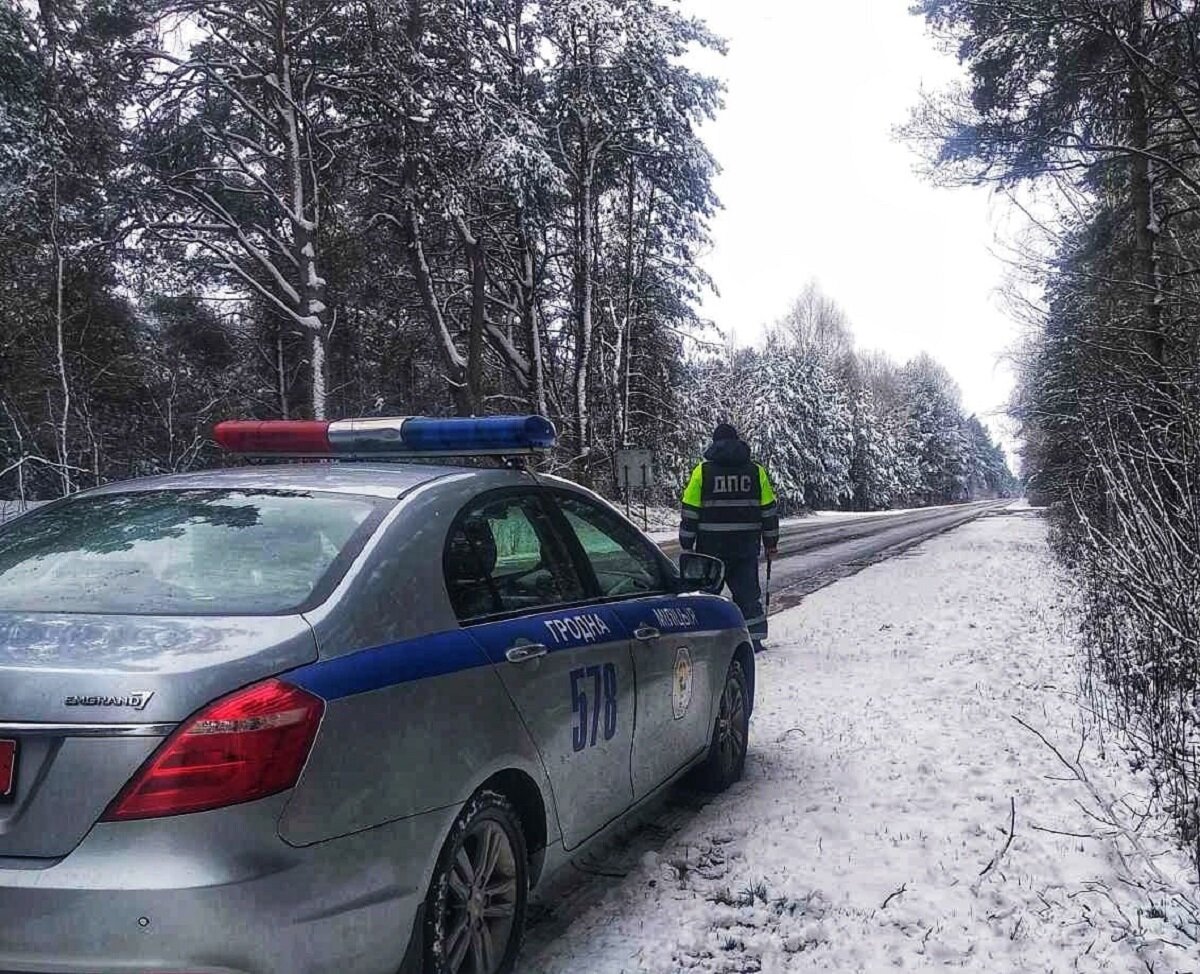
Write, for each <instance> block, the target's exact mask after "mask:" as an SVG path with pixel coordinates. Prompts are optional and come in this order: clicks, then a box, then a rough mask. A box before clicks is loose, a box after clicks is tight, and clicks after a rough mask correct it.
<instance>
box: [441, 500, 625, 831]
mask: <svg viewBox="0 0 1200 974" xmlns="http://www.w3.org/2000/svg"><path fill="white" fill-rule="evenodd" d="M445 573H446V585H447V589H448V591H449V593H450V599H451V603H452V604H453V605H454V608H455V612H456V613H457V614H458V617H459V620H460V622H461V623H462V625H463V627H464V629H465V630H466V631H467V632H468V633H470V635H471V636H472V637H473V638H474V639H475V641H476V642H477V643H478V644H479V646H480V647H481V648H482V649H483V651H484V652H485V653H486V654H487V656H488V658H489V659H490V660H491V662H492V663H493V665H494V666H495V667H496V670H497V672H498V673H499V675H500V678H501V680H502V681H503V683H504V687H505V689H506V690H507V691H508V694H509V696H510V697H511V698H512V701H513V703H514V704H515V705H516V707H517V710H518V712H519V713H520V715H521V718H522V720H523V722H524V723H525V726H526V727H527V728H528V730H529V733H530V736H531V737H532V738H533V741H534V744H535V745H536V747H537V748H538V751H539V753H540V754H541V758H542V762H543V764H544V766H545V768H546V774H547V776H548V778H549V779H550V785H551V787H552V788H553V790H554V798H555V805H556V807H557V809H558V816H559V826H560V828H561V829H562V834H563V842H564V845H565V846H566V847H567V848H568V849H572V848H574V847H575V846H577V845H579V844H580V843H581V842H583V841H584V840H585V839H587V838H588V837H589V836H591V835H592V834H593V833H595V832H596V831H598V830H599V829H600V828H602V827H603V826H604V825H606V824H607V823H608V822H610V821H611V820H613V819H614V818H616V817H618V816H619V815H620V814H621V813H622V812H624V811H625V810H626V809H627V808H628V807H629V806H630V804H632V801H633V789H632V784H631V779H630V754H631V751H632V743H633V724H634V713H635V702H634V692H635V680H634V673H633V658H632V653H631V651H630V646H629V637H628V634H627V633H626V632H625V630H624V628H623V627H622V625H621V622H620V620H619V619H618V617H617V615H616V613H614V612H613V610H612V609H611V608H608V607H606V606H598V605H594V604H592V603H591V601H590V600H589V591H588V586H587V584H586V583H585V580H584V579H583V578H582V576H581V573H580V570H579V566H578V564H577V563H576V561H575V559H574V558H573V557H572V555H571V553H570V550H569V548H568V546H567V544H566V542H565V539H564V538H563V537H562V535H561V533H560V531H559V529H558V522H557V519H556V518H555V517H554V516H553V514H552V512H551V511H550V509H549V508H548V507H547V502H546V500H545V498H544V496H543V492H542V491H540V490H537V489H529V490H525V489H518V490H503V491H499V492H491V493H488V494H484V495H481V496H480V497H478V498H476V499H475V500H474V501H472V502H471V503H470V504H469V505H467V506H466V507H465V508H464V509H463V510H462V512H460V514H459V515H458V517H457V518H456V521H455V523H454V525H453V526H452V528H451V531H450V536H449V539H448V542H447V550H446V557H445Z"/></svg>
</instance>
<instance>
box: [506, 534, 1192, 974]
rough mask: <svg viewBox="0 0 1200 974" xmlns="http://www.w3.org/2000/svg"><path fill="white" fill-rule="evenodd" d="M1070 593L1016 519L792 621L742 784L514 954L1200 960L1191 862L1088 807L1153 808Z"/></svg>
mask: <svg viewBox="0 0 1200 974" xmlns="http://www.w3.org/2000/svg"><path fill="white" fill-rule="evenodd" d="M1067 603H1068V596H1067V593H1066V591H1065V588H1064V585H1063V583H1062V582H1061V581H1060V580H1059V578H1058V576H1057V574H1056V571H1055V569H1054V567H1053V565H1052V563H1051V561H1050V557H1049V554H1048V552H1047V549H1046V547H1045V525H1044V522H1043V521H1042V520H1041V519H1040V518H1038V517H1037V516H1036V515H1035V514H1034V513H1033V512H1029V511H1020V510H1017V511H1013V512H1011V513H1007V514H1003V515H995V516H990V517H986V518H984V519H982V520H979V521H976V522H974V523H971V524H968V525H966V526H965V527H962V528H959V529H957V530H955V531H953V532H951V533H949V534H946V535H943V536H941V537H939V538H936V539H934V540H932V541H929V542H927V543H925V544H923V545H922V546H920V547H919V548H916V549H914V550H913V551H911V552H909V553H908V554H907V555H906V556H904V557H901V558H896V559H893V560H891V561H888V562H884V563H882V564H878V565H875V566H873V567H871V568H868V569H866V570H865V571H863V572H862V573H860V574H858V575H856V576H853V577H851V578H848V579H845V580H842V581H840V582H837V583H836V584H834V585H832V586H830V587H828V588H826V589H823V590H822V591H820V592H817V593H816V594H814V595H812V596H810V597H808V598H807V599H806V600H805V601H804V603H803V604H802V605H801V606H799V607H798V608H796V609H794V610H791V611H789V612H787V613H784V614H781V615H780V616H777V617H776V618H775V620H774V622H773V638H772V642H771V646H772V648H771V651H770V652H768V653H767V654H765V655H764V656H761V657H760V658H759V661H760V670H759V698H758V710H757V711H756V713H755V716H754V723H753V726H752V745H751V747H752V751H751V759H750V763H749V765H748V770H747V775H746V779H745V780H744V781H743V782H742V783H741V784H739V785H738V786H736V787H735V788H734V789H732V790H731V791H730V792H729V793H728V794H726V795H723V796H720V797H719V798H717V799H715V800H713V801H711V802H709V803H707V804H704V805H701V804H696V803H694V800H693V804H692V805H691V806H690V807H689V804H688V802H689V799H688V797H687V796H686V795H685V796H684V797H682V798H675V799H672V801H673V802H674V805H673V806H671V805H670V804H669V807H668V813H667V814H666V817H665V818H663V819H662V820H661V821H660V822H659V824H658V826H657V828H658V830H659V832H661V833H662V835H661V837H660V838H659V839H658V840H656V841H653V842H652V843H651V847H650V848H649V850H643V851H641V852H639V855H640V857H641V861H640V862H636V861H635V863H634V867H633V868H632V869H631V870H630V871H629V873H628V875H626V876H625V877H624V878H622V879H615V878H614V879H607V880H604V879H602V880H597V881H596V882H599V883H601V884H602V885H601V886H600V887H599V888H598V891H597V890H596V889H594V890H593V891H592V894H591V895H589V896H587V897H583V898H581V899H580V898H577V899H579V902H580V903H581V905H578V906H574V907H571V906H569V905H568V906H565V907H564V910H565V915H564V911H560V915H558V916H557V917H555V920H554V922H553V923H551V924H545V923H543V924H542V926H541V928H540V929H539V927H538V925H537V924H535V927H534V930H533V932H532V934H531V939H530V944H529V948H528V950H527V951H526V954H525V956H524V958H523V960H522V962H521V963H520V965H519V970H520V971H522V972H525V974H568V972H569V974H617V972H637V971H648V972H673V971H681V970H682V971H692V970H695V971H703V972H753V971H764V972H770V971H865V972H875V971H887V970H895V969H909V970H913V969H917V970H921V969H940V968H943V967H948V968H954V969H966V970H972V971H980V972H1007V971H1013V972H1017V971H1020V972H1031V971H1049V972H1059V971H1076V970H1078V971H1118V972H1132V971H1153V972H1158V974H1167V972H1192V974H1195V972H1198V971H1200V950H1198V948H1197V946H1196V944H1195V942H1194V941H1193V942H1190V943H1189V941H1188V939H1187V935H1186V933H1184V932H1181V931H1180V930H1179V929H1178V926H1180V925H1182V921H1183V914H1182V913H1181V911H1180V908H1179V902H1178V901H1177V900H1172V897H1171V895H1170V894H1171V893H1182V894H1185V895H1189V896H1192V897H1193V902H1195V899H1194V898H1195V887H1194V886H1191V885H1189V883H1190V881H1191V880H1192V879H1194V877H1193V876H1191V874H1190V873H1189V870H1188V867H1187V864H1186V861H1185V859H1184V858H1183V857H1182V856H1181V855H1179V854H1177V853H1176V852H1175V851H1174V850H1173V849H1171V848H1170V847H1169V846H1168V845H1167V844H1166V843H1165V842H1163V841H1161V840H1158V839H1156V838H1155V837H1154V835H1155V829H1154V824H1155V823H1154V822H1153V820H1150V821H1149V822H1146V823H1144V824H1143V833H1142V834H1141V835H1140V836H1139V837H1137V839H1136V841H1131V839H1130V837H1129V836H1128V835H1122V834H1120V833H1119V832H1117V834H1115V835H1114V834H1113V833H1114V831H1115V830H1114V828H1113V827H1112V825H1111V824H1110V823H1105V822H1101V821H1097V819H1096V818H1094V817H1092V816H1093V815H1100V816H1101V817H1102V818H1103V817H1106V816H1107V813H1105V812H1103V810H1102V809H1101V807H1099V806H1098V805H1097V798H1099V799H1100V801H1101V802H1102V803H1104V804H1107V803H1109V802H1114V801H1116V800H1117V799H1121V801H1116V804H1115V805H1114V806H1113V807H1114V816H1113V817H1114V818H1115V819H1116V824H1117V825H1121V824H1128V823H1136V822H1137V821H1138V820H1139V819H1138V812H1139V811H1140V810H1141V808H1142V804H1143V803H1142V801H1141V799H1140V798H1139V795H1141V794H1142V793H1144V790H1145V783H1144V782H1143V781H1141V780H1140V779H1138V778H1136V777H1135V776H1134V775H1133V774H1132V773H1131V772H1130V771H1129V770H1128V769H1127V767H1125V765H1124V763H1123V762H1122V760H1121V757H1120V751H1119V749H1118V748H1117V747H1116V746H1115V745H1113V743H1112V742H1105V741H1102V740H1101V739H1100V737H1099V735H1098V733H1097V731H1096V730H1095V728H1094V727H1091V728H1090V730H1088V731H1087V733H1086V737H1085V735H1084V728H1085V727H1089V722H1087V721H1085V720H1084V719H1083V717H1082V712H1081V710H1080V707H1079V702H1078V700H1077V697H1076V694H1075V688H1076V668H1075V667H1076V664H1075V661H1074V658H1073V655H1072V653H1073V646H1072V640H1071V637H1070V624H1069V622H1068V621H1067V620H1066V619H1065V618H1064V608H1065V606H1066V605H1067ZM1015 718H1020V720H1021V721H1023V722H1024V724H1025V725H1028V726H1023V724H1022V723H1020V722H1018V720H1017V719H1015ZM1034 731H1037V732H1039V733H1041V734H1043V735H1045V738H1046V739H1047V740H1048V741H1049V742H1052V743H1054V744H1056V745H1058V747H1059V748H1060V750H1061V752H1062V754H1063V756H1064V758H1065V760H1066V761H1067V762H1069V763H1072V764H1074V763H1075V762H1076V761H1078V762H1079V767H1080V768H1081V769H1083V771H1084V773H1085V774H1086V776H1087V777H1088V779H1089V781H1090V782H1091V787H1088V786H1086V785H1085V784H1083V783H1081V782H1080V781H1079V780H1077V779H1076V778H1075V777H1074V775H1073V774H1072V772H1071V771H1069V770H1068V768H1067V767H1066V766H1065V765H1064V763H1063V762H1062V761H1060V759H1059V758H1058V757H1056V755H1055V753H1054V752H1053V751H1052V750H1051V749H1050V747H1048V746H1047V744H1045V743H1043V742H1042V741H1041V740H1039V738H1038V737H1037V736H1036V735H1035V733H1034ZM672 807H673V808H674V812H672V811H671V808H672ZM1014 824H1015V828H1014ZM1138 850H1141V852H1140V853H1139V851H1138ZM1151 863H1153V865H1152V864H1151ZM551 895H553V894H551ZM541 909H542V910H543V911H548V912H550V913H551V914H553V912H554V904H549V905H543V906H542V907H541ZM548 931H549V932H548ZM1192 932H1193V933H1194V932H1195V931H1194V928H1193V931H1192Z"/></svg>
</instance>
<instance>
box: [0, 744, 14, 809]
mask: <svg viewBox="0 0 1200 974" xmlns="http://www.w3.org/2000/svg"><path fill="white" fill-rule="evenodd" d="M16 790H17V742H16V741H0V802H2V801H5V800H6V799H9V798H12V796H13V792H14V791H16Z"/></svg>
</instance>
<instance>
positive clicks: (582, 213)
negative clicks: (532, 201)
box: [575, 147, 595, 474]
mask: <svg viewBox="0 0 1200 974" xmlns="http://www.w3.org/2000/svg"><path fill="white" fill-rule="evenodd" d="M592 161H593V157H592V152H591V149H590V147H588V148H587V149H586V150H585V153H584V162H583V178H582V180H581V181H580V193H579V200H578V208H579V209H578V213H579V220H578V227H579V229H578V238H577V240H576V247H577V248H578V257H577V273H578V275H579V279H578V282H577V286H576V291H577V294H578V300H579V308H578V321H579V326H578V331H577V333H576V340H575V438H576V457H577V462H578V464H579V468H580V472H581V474H582V472H583V471H584V470H585V469H586V467H587V462H588V454H589V453H590V452H591V451H590V443H591V430H590V428H589V423H588V383H589V379H590V378H591V364H592V362H591V360H592V330H593V321H592V298H593V282H592V245H593V239H592V238H593V235H594V216H595V213H594V210H593V206H592V202H593V201H592V189H593V184H592V173H591V169H592Z"/></svg>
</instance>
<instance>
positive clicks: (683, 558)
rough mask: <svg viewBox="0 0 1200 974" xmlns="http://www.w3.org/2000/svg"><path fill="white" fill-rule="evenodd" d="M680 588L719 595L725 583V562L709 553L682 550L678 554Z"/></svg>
mask: <svg viewBox="0 0 1200 974" xmlns="http://www.w3.org/2000/svg"><path fill="white" fill-rule="evenodd" d="M679 579H680V590H681V591H683V592H707V593H708V594H709V595H719V594H720V592H721V588H722V587H723V586H724V584H725V562H723V561H721V559H720V558H713V557H712V556H711V555H700V554H697V553H696V552H694V551H684V552H682V553H681V554H680V555H679Z"/></svg>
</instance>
